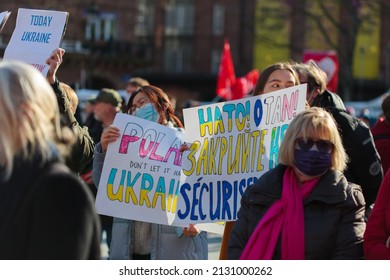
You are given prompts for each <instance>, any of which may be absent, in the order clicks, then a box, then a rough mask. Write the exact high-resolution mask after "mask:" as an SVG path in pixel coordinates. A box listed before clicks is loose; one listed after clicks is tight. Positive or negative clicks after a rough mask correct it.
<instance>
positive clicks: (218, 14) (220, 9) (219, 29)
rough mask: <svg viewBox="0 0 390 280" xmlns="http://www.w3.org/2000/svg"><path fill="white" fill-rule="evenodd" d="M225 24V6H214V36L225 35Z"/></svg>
mask: <svg viewBox="0 0 390 280" xmlns="http://www.w3.org/2000/svg"><path fill="white" fill-rule="evenodd" d="M224 23H225V6H224V5H223V4H214V6H213V35H216V36H220V35H222V34H223V30H224Z"/></svg>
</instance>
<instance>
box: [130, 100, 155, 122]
mask: <svg viewBox="0 0 390 280" xmlns="http://www.w3.org/2000/svg"><path fill="white" fill-rule="evenodd" d="M133 116H136V117H139V118H141V119H144V120H148V121H152V122H157V121H158V119H159V118H160V115H159V114H158V112H157V111H156V109H154V106H153V105H152V103H147V104H145V105H144V106H142V107H141V108H137V109H135V111H134V113H133Z"/></svg>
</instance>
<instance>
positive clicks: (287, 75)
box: [219, 62, 299, 260]
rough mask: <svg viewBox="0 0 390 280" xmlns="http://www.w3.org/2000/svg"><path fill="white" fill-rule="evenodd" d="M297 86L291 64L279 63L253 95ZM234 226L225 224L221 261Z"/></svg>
mask: <svg viewBox="0 0 390 280" xmlns="http://www.w3.org/2000/svg"><path fill="white" fill-rule="evenodd" d="M296 85H299V78H298V74H297V73H296V72H295V70H294V68H293V67H292V66H291V64H290V63H289V62H279V63H275V64H272V65H270V66H268V67H267V68H265V69H264V70H263V71H262V72H261V75H260V77H259V79H258V80H257V83H256V86H255V89H254V90H253V95H255V96H256V95H261V94H266V93H270V92H273V91H277V90H282V89H285V88H288V87H292V86H296ZM233 226H234V221H229V222H226V223H225V227H224V232H223V237H222V242H221V250H220V254H219V259H220V260H227V259H228V254H227V252H228V250H227V249H228V242H229V239H230V232H231V230H232V228H233Z"/></svg>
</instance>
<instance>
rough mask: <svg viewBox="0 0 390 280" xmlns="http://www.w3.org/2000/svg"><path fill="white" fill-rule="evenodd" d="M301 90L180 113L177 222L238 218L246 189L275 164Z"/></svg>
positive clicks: (301, 99) (301, 98) (299, 102)
mask: <svg viewBox="0 0 390 280" xmlns="http://www.w3.org/2000/svg"><path fill="white" fill-rule="evenodd" d="M305 100H306V85H299V86H295V87H290V88H287V89H285V90H281V91H277V92H273V93H270V94H264V95H261V96H255V97H250V98H245V99H240V100H237V101H231V102H222V103H217V104H211V105H206V106H200V107H195V108H188V109H185V110H184V111H183V113H184V122H185V127H186V141H187V142H189V143H190V144H189V147H190V149H189V150H188V151H186V152H185V153H183V164H182V168H183V169H182V175H181V181H182V186H181V188H180V192H179V197H178V205H177V211H176V215H177V218H176V219H177V221H180V222H182V223H183V224H188V223H195V224H196V223H210V222H217V221H229V220H235V219H237V212H238V210H239V208H240V199H241V196H242V194H243V193H244V191H245V190H246V188H248V187H249V186H250V185H251V184H253V183H255V182H256V180H257V178H259V177H260V176H261V175H262V174H263V173H264V172H266V171H268V170H269V169H271V168H274V167H275V166H276V165H277V159H278V152H279V146H280V143H281V141H282V139H283V136H284V134H285V132H286V130H287V128H288V125H289V123H290V122H291V120H292V119H293V118H294V117H295V116H296V115H297V114H298V113H299V112H301V111H302V110H304V108H305Z"/></svg>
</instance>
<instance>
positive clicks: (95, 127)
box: [83, 95, 103, 144]
mask: <svg viewBox="0 0 390 280" xmlns="http://www.w3.org/2000/svg"><path fill="white" fill-rule="evenodd" d="M95 101H96V95H92V96H90V97H89V98H87V100H86V102H85V108H84V113H85V118H84V121H83V125H84V126H86V127H88V131H89V134H90V135H91V137H92V140H93V142H94V143H95V144H96V143H99V142H100V137H101V136H102V132H103V123H102V122H101V121H98V120H97V119H96V118H95V113H94V108H95Z"/></svg>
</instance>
